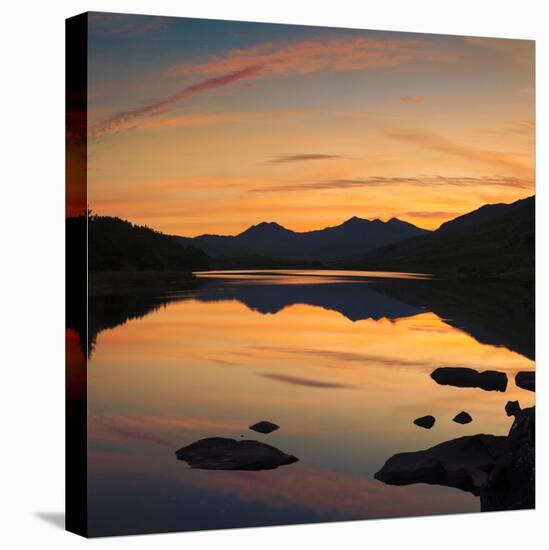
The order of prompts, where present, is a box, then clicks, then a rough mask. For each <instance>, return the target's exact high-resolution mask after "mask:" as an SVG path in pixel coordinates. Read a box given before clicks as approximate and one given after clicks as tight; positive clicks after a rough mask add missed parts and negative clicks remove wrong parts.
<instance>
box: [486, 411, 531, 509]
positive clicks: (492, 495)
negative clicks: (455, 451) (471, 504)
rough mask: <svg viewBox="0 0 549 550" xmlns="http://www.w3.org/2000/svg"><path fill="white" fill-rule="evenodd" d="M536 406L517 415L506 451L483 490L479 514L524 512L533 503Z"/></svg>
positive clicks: (497, 462)
mask: <svg viewBox="0 0 549 550" xmlns="http://www.w3.org/2000/svg"><path fill="white" fill-rule="evenodd" d="M535 435H536V421H535V407H531V408H528V409H524V410H522V411H521V412H519V413H518V414H517V416H516V418H515V421H514V422H513V425H512V426H511V430H510V432H509V436H508V438H507V439H508V450H507V452H506V453H504V454H502V455H501V456H500V457H499V458H498V460H497V461H496V464H495V466H494V468H493V469H492V471H491V473H490V476H489V477H488V480H487V482H486V484H485V486H484V487H483V488H482V491H481V495H480V504H481V510H482V511H494V510H524V509H528V508H534V507H535V502H536V483H535V473H536V467H535V458H536V445H535Z"/></svg>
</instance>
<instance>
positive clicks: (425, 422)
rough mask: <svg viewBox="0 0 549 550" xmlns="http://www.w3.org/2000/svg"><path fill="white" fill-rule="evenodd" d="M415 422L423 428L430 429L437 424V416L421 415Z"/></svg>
mask: <svg viewBox="0 0 549 550" xmlns="http://www.w3.org/2000/svg"><path fill="white" fill-rule="evenodd" d="M414 424H415V425H416V426H419V427H421V428H426V429H427V430H430V429H431V428H432V427H433V426H434V425H435V417H434V416H431V415H430V414H428V415H427V416H421V417H420V418H416V419H415V420H414Z"/></svg>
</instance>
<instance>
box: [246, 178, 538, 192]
mask: <svg viewBox="0 0 549 550" xmlns="http://www.w3.org/2000/svg"><path fill="white" fill-rule="evenodd" d="M395 185H407V186H413V187H434V186H443V187H448V186H451V187H477V186H496V187H511V188H517V189H530V187H531V186H532V180H529V179H521V178H514V177H508V176H492V177H489V176H482V177H471V176H461V177H460V176H425V177H407V176H395V177H383V176H372V177H365V178H348V179H347V178H343V179H336V180H327V181H318V182H310V183H296V184H283V185H273V186H266V187H256V188H254V189H250V191H249V192H250V193H271V192H279V191H310V190H313V189H319V190H320V189H350V188H353V187H390V186H395Z"/></svg>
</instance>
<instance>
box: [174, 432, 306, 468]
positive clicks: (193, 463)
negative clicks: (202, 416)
mask: <svg viewBox="0 0 549 550" xmlns="http://www.w3.org/2000/svg"><path fill="white" fill-rule="evenodd" d="M175 456H176V457H177V458H178V459H179V460H184V461H185V462H187V464H188V465H189V466H190V467H191V468H200V469H203V470H274V469H275V468H278V467H279V466H284V465H286V464H293V463H294V462H297V461H298V460H299V459H298V458H296V457H295V456H292V455H287V454H286V453H283V452H282V451H280V450H279V449H276V448H275V447H271V446H270V445H266V444H265V443H260V442H259V441H252V440H244V441H237V440H235V439H228V438H225V437H207V438H206V439H201V440H199V441H196V442H195V443H191V445H187V446H186V447H183V448H181V449H179V450H178V451H176V452H175Z"/></svg>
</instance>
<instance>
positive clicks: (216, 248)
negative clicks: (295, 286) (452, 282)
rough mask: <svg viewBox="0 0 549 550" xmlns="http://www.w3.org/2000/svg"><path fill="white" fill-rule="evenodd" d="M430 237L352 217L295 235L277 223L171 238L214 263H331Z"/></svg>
mask: <svg viewBox="0 0 549 550" xmlns="http://www.w3.org/2000/svg"><path fill="white" fill-rule="evenodd" d="M427 233H429V232H428V231H426V230H425V229H421V228H419V227H416V226H415V225H413V224H411V223H408V222H404V221H402V220H399V219H397V218H392V219H390V220H388V221H386V222H383V221H381V220H378V219H376V220H366V219H362V218H357V217H356V216H355V217H352V218H350V219H348V220H347V221H345V222H343V223H342V224H340V225H337V226H334V227H326V228H325V229H318V230H314V231H304V232H297V231H291V230H290V229H286V228H285V227H283V226H281V225H279V224H278V223H276V222H261V223H259V224H257V225H252V226H251V227H249V228H248V229H246V230H245V231H243V232H242V233H240V234H238V235H235V236H223V235H200V236H198V237H194V238H189V237H177V236H176V237H174V238H175V239H176V240H177V241H178V242H179V243H181V244H185V245H190V246H194V247H197V248H201V249H202V250H204V252H206V254H208V255H209V256H211V257H212V258H215V259H227V258H245V257H249V256H261V257H269V258H277V259H283V260H303V261H334V260H342V259H346V258H353V257H357V256H359V255H362V254H365V253H366V252H368V251H369V250H373V249H374V248H378V247H381V246H386V245H390V244H393V243H396V242H399V241H402V240H404V239H409V238H411V237H418V236H421V235H426V234H427Z"/></svg>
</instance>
